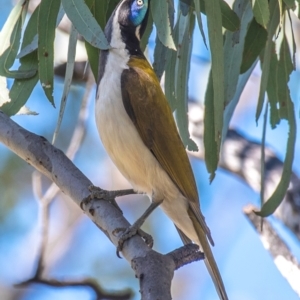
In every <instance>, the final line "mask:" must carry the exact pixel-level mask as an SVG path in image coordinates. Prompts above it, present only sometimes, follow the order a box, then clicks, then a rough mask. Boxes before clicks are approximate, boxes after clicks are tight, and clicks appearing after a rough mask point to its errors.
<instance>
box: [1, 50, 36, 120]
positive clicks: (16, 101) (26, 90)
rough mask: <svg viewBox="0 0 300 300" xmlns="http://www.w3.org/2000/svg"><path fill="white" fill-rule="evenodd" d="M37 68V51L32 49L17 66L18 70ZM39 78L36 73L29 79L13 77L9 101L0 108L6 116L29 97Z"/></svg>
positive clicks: (23, 103) (14, 112) (20, 106)
mask: <svg viewBox="0 0 300 300" xmlns="http://www.w3.org/2000/svg"><path fill="white" fill-rule="evenodd" d="M37 68H38V58H37V51H34V52H32V53H30V54H28V55H26V56H25V57H22V58H21V66H20V67H19V70H20V71H23V70H29V69H37ZM38 80H39V76H38V73H36V74H35V75H34V76H33V77H31V78H29V79H26V80H24V79H15V81H14V83H13V85H12V87H11V89H10V92H9V97H10V99H11V101H10V102H7V103H5V104H4V105H3V106H2V107H1V110H2V111H3V112H4V113H5V114H7V115H8V116H12V115H15V114H16V113H17V112H18V111H19V110H20V109H21V108H22V107H23V106H24V105H25V103H26V102H27V100H28V98H29V97H30V95H31V93H32V91H33V89H34V87H35V86H36V84H37V82H38Z"/></svg>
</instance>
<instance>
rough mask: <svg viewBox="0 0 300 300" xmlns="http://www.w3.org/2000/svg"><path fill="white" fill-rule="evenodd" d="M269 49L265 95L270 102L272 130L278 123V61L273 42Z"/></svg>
mask: <svg viewBox="0 0 300 300" xmlns="http://www.w3.org/2000/svg"><path fill="white" fill-rule="evenodd" d="M271 47H272V50H271V61H270V73H269V78H268V85H267V93H268V99H269V102H270V123H271V127H272V128H273V129H274V128H275V127H276V126H277V124H279V123H280V116H279V108H278V103H279V98H278V92H277V88H278V86H277V79H278V76H277V72H278V59H277V54H276V51H275V43H274V42H272V46H271Z"/></svg>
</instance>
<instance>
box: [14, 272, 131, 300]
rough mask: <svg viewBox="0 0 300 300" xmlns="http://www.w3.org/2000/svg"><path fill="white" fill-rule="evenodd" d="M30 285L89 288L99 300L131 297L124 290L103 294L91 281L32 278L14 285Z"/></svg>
mask: <svg viewBox="0 0 300 300" xmlns="http://www.w3.org/2000/svg"><path fill="white" fill-rule="evenodd" d="M32 283H39V284H44V285H48V286H52V287H62V288H63V287H90V288H91V289H92V290H93V291H94V292H95V294H96V299H97V300H101V299H105V300H128V299H130V298H131V297H132V291H131V290H129V289H127V290H126V289H125V290H123V291H119V292H116V293H114V292H109V293H107V292H105V291H103V289H102V288H101V287H100V286H99V284H98V283H97V282H96V281H95V280H92V279H82V280H78V281H76V280H56V279H42V278H38V277H33V278H31V279H28V280H26V281H24V282H21V283H19V284H16V285H15V286H16V287H24V286H27V285H29V284H32Z"/></svg>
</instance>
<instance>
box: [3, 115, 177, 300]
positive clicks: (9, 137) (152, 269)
mask: <svg viewBox="0 0 300 300" xmlns="http://www.w3.org/2000/svg"><path fill="white" fill-rule="evenodd" d="M0 142H2V143H3V144H4V145H6V146H7V147H8V148H9V149H11V150H12V151H13V152H15V153H16V154H17V155H18V156H19V157H21V158H22V159H24V160H25V161H26V162H28V163H29V164H30V165H32V166H33V167H34V168H36V169H37V170H38V171H40V172H41V173H42V174H44V175H45V176H46V177H48V178H49V179H50V180H52V181H53V182H54V183H56V185H57V186H58V187H59V188H60V190H61V191H62V192H63V193H65V194H66V195H68V196H70V197H71V198H72V199H73V200H74V201H75V202H76V203H77V205H79V206H80V204H81V202H82V200H83V199H85V198H87V197H88V196H89V195H90V191H89V186H91V185H92V183H91V181H90V180H89V179H88V178H87V177H85V176H84V175H83V173H82V172H81V171H80V170H78V169H77V168H76V167H75V165H74V164H73V163H72V162H71V161H70V160H69V159H68V158H67V157H66V156H65V154H64V153H63V152H62V151H61V150H59V149H57V148H55V147H54V146H52V145H51V144H50V143H49V142H48V141H47V140H46V139H45V138H43V137H41V136H38V135H36V134H33V133H31V132H29V131H27V130H25V129H24V128H22V127H20V126H19V125H18V124H16V123H15V122H14V121H12V120H11V119H10V118H9V117H7V116H6V115H5V114H4V113H2V112H0ZM84 206H85V207H86V208H85V213H86V214H87V215H88V217H89V218H90V219H91V220H92V221H93V222H94V223H95V224H96V225H97V226H98V227H99V228H100V229H101V230H102V231H103V232H104V233H105V234H106V235H107V236H108V237H109V239H110V240H111V241H112V242H113V244H114V245H115V246H117V245H118V240H119V237H118V236H117V235H116V234H114V232H116V229H117V228H126V227H128V226H129V223H128V221H127V220H126V219H125V218H124V217H123V215H122V213H121V211H120V210H118V209H117V208H116V207H115V206H113V205H112V204H111V203H109V202H108V201H99V200H98V201H94V200H92V201H91V202H90V203H89V204H88V205H84ZM120 234H121V232H120ZM122 254H123V256H124V257H125V258H126V260H127V261H128V262H129V263H130V264H131V263H132V262H133V261H140V260H141V259H142V260H143V262H144V263H143V267H142V269H140V268H139V272H138V274H137V277H138V278H139V280H140V286H141V294H142V297H143V298H142V299H164V300H168V299H171V293H170V287H171V280H172V277H173V274H174V270H175V268H176V264H175V262H174V260H173V259H172V256H170V255H161V254H159V253H156V252H154V251H153V250H151V249H150V248H149V247H148V246H147V245H146V244H145V243H144V241H143V240H142V239H141V238H140V237H139V236H134V237H132V238H131V239H130V240H128V241H126V242H125V243H124V247H123V250H122ZM153 257H156V258H158V259H155V261H154V262H153V261H152V259H151V258H153ZM148 259H149V260H148ZM145 262H148V263H145ZM166 266H167V267H166ZM141 274H147V284H146V286H145V284H144V283H145V282H143V281H142V280H143V278H144V277H143V276H141ZM158 275H159V277H157V276H158ZM144 288H147V290H144Z"/></svg>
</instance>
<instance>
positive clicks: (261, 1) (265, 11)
mask: <svg viewBox="0 0 300 300" xmlns="http://www.w3.org/2000/svg"><path fill="white" fill-rule="evenodd" d="M277 1H278V0H277ZM252 9H253V14H254V17H255V20H256V21H257V23H258V24H260V25H261V26H263V27H264V28H267V26H268V23H269V19H270V11H269V4H268V0H252Z"/></svg>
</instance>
